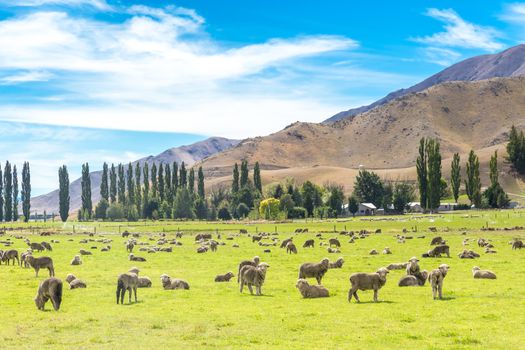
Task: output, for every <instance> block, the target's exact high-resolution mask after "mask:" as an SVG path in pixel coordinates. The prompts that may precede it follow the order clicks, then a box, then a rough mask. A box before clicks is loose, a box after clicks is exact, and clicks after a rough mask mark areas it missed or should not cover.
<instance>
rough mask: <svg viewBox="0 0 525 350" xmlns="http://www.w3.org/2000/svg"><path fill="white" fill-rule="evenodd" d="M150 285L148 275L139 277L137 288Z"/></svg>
mask: <svg viewBox="0 0 525 350" xmlns="http://www.w3.org/2000/svg"><path fill="white" fill-rule="evenodd" d="M151 285H152V283H151V279H150V278H149V277H147V276H144V277H139V284H138V285H137V288H150V287H151Z"/></svg>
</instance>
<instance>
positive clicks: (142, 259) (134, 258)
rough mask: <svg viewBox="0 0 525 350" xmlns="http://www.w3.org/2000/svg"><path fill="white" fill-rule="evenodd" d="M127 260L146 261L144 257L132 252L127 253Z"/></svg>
mask: <svg viewBox="0 0 525 350" xmlns="http://www.w3.org/2000/svg"><path fill="white" fill-rule="evenodd" d="M129 260H130V261H142V262H144V261H146V258H143V257H141V256H135V255H134V254H133V253H131V254H130V255H129Z"/></svg>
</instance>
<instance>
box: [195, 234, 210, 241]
mask: <svg viewBox="0 0 525 350" xmlns="http://www.w3.org/2000/svg"><path fill="white" fill-rule="evenodd" d="M201 239H203V240H207V239H211V233H199V234H197V235H196V236H195V240H196V241H200V240H201Z"/></svg>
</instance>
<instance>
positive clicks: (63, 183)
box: [58, 165, 69, 222]
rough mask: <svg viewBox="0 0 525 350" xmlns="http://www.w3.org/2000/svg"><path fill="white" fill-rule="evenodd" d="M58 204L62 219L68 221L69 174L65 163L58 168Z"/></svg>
mask: <svg viewBox="0 0 525 350" xmlns="http://www.w3.org/2000/svg"><path fill="white" fill-rule="evenodd" d="M58 206H59V212H60V219H61V220H62V221H63V222H66V221H67V217H68V216H69V174H68V172H67V167H66V166H65V165H63V166H61V167H60V168H58Z"/></svg>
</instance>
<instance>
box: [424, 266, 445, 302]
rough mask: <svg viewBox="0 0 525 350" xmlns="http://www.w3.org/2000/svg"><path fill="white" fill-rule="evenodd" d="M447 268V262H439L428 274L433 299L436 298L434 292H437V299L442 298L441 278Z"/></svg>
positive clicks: (443, 277)
mask: <svg viewBox="0 0 525 350" xmlns="http://www.w3.org/2000/svg"><path fill="white" fill-rule="evenodd" d="M449 268H450V267H449V266H448V265H447V264H441V265H439V268H437V269H435V270H432V271H431V272H430V274H429V275H428V281H429V282H430V285H431V287H432V296H433V297H434V299H436V294H439V299H443V280H444V279H445V277H446V276H447V273H448V270H449Z"/></svg>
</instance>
